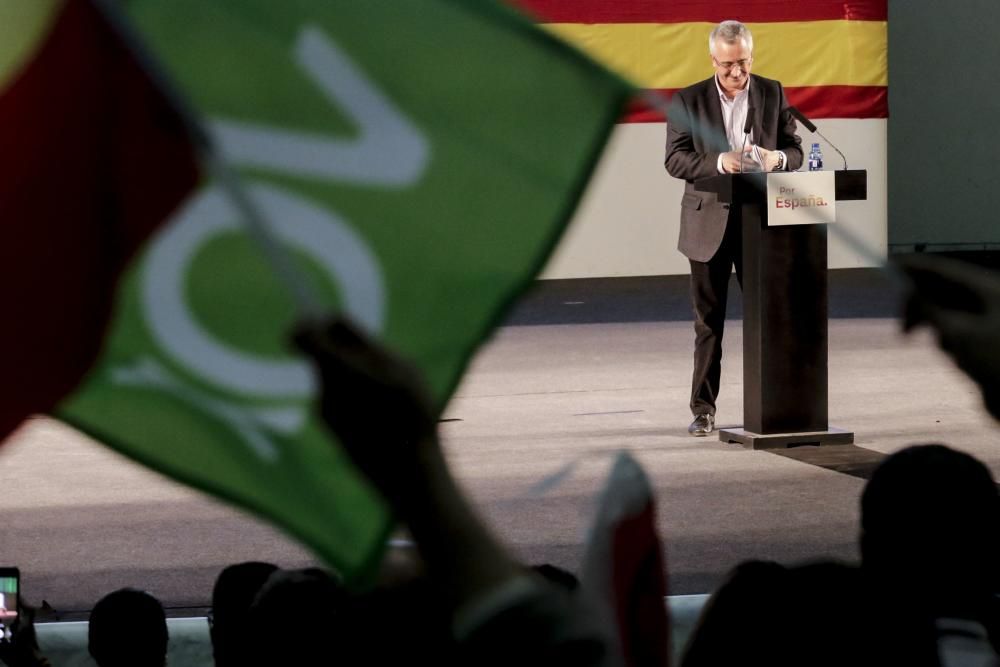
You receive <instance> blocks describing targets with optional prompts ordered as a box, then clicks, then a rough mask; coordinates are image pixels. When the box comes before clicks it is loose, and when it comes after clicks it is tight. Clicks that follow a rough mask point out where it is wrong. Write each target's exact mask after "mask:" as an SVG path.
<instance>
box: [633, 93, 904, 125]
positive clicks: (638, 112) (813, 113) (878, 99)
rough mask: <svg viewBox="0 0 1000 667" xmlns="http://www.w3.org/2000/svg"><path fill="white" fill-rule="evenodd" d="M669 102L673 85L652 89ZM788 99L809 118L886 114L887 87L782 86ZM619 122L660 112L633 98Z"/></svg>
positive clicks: (657, 117) (654, 118) (654, 117)
mask: <svg viewBox="0 0 1000 667" xmlns="http://www.w3.org/2000/svg"><path fill="white" fill-rule="evenodd" d="M654 92H656V93H658V94H659V95H660V96H662V97H663V98H664V100H665V101H667V102H669V100H670V96H671V95H673V94H674V93H675V92H677V89H676V88H672V89H660V90H657V91H654ZM785 94H786V95H787V96H788V103H789V104H791V105H792V106H795V107H798V109H799V111H801V112H802V113H804V114H805V115H806V116H807V117H809V118H812V119H819V118H888V117H889V89H888V88H886V87H885V86H803V87H799V88H796V87H791V88H785ZM619 122H622V123H662V122H663V114H661V113H660V112H659V111H656V110H654V109H651V108H650V107H649V106H648V105H646V104H645V103H644V102H643V101H641V100H638V99H637V100H634V101H633V102H631V103H630V104H629V106H628V108H627V109H626V110H625V113H624V114H623V115H622V117H621V119H620V120H619Z"/></svg>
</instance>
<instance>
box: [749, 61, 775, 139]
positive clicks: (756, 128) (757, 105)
mask: <svg viewBox="0 0 1000 667" xmlns="http://www.w3.org/2000/svg"><path fill="white" fill-rule="evenodd" d="M764 104H765V101H764V87H763V86H761V85H760V81H759V80H757V79H756V78H755V77H754V76H753V75H752V74H751V75H750V106H751V107H753V110H754V112H753V124H752V125H751V126H750V128H751V129H752V130H753V142H754V143H755V144H757V145H758V146H760V147H762V148H771V146H769V145H768V143H769V138H768V137H765V136H764V126H763V124H762V123H761V119H762V118H763V117H764V113H765V111H766V110H765V109H764Z"/></svg>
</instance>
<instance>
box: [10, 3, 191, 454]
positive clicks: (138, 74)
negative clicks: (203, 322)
mask: <svg viewBox="0 0 1000 667" xmlns="http://www.w3.org/2000/svg"><path fill="white" fill-rule="evenodd" d="M197 181H198V168H197V165H196V162H195V156H194V154H193V151H192V147H191V145H190V143H189V142H188V141H187V138H186V135H185V133H184V131H183V128H182V126H181V124H180V122H179V120H178V118H177V117H176V116H175V115H174V114H173V112H172V111H171V109H170V108H169V107H168V105H167V103H166V102H165V100H164V99H163V98H162V96H161V95H160V93H159V91H157V90H156V89H155V88H154V86H153V85H152V84H151V82H150V81H149V80H148V79H147V78H146V76H145V74H144V73H143V72H142V71H141V70H140V69H139V67H138V66H137V64H136V63H135V61H134V60H133V59H132V57H131V54H130V53H128V51H127V49H126V48H125V47H124V46H123V45H122V44H121V43H120V42H119V40H118V39H117V37H116V35H114V34H113V33H112V31H111V30H110V28H109V27H108V26H107V25H106V24H105V22H104V18H103V16H102V15H101V14H100V13H99V12H98V11H97V10H96V9H95V8H94V7H93V6H91V3H90V2H89V1H88V0H68V2H67V3H66V5H65V6H64V7H63V9H62V10H61V13H60V15H59V16H58V17H57V19H56V21H55V23H54V25H53V26H52V28H51V30H50V32H49V34H48V35H47V36H46V39H45V42H44V43H43V44H42V46H41V48H40V50H39V51H38V52H37V53H36V54H35V56H34V58H33V59H32V60H31V61H30V62H29V63H28V64H27V66H26V67H25V69H24V71H22V72H21V73H20V74H19V75H18V77H17V79H16V80H15V81H14V82H13V83H12V84H11V86H10V87H9V88H8V89H7V90H6V91H4V93H3V94H2V95H0V219H2V220H3V225H4V226H3V232H4V236H3V243H0V266H2V267H3V270H4V275H5V276H7V278H6V279H5V280H4V281H3V285H2V287H0V309H2V313H3V320H4V322H5V326H3V327H0V377H3V381H4V385H5V387H6V388H7V391H6V392H5V393H4V401H3V404H2V405H0V440H2V439H3V438H4V437H5V436H6V435H7V434H8V433H9V432H10V431H12V430H13V429H14V428H16V427H17V425H18V424H19V423H20V422H21V421H22V420H23V419H24V418H25V417H26V416H28V415H30V414H32V413H35V412H42V411H47V410H50V409H52V408H53V407H54V406H55V405H56V403H57V402H58V401H59V400H60V399H61V398H62V397H63V396H65V395H66V394H67V393H69V392H70V391H71V390H72V389H73V388H74V387H75V386H76V385H77V384H78V383H79V381H80V379H81V378H82V377H83V375H84V374H85V373H86V371H87V370H88V369H89V367H90V366H91V364H92V363H93V361H94V360H95V358H96V356H97V354H98V352H99V351H100V348H101V343H102V338H103V335H104V329H105V326H106V324H107V321H108V319H109V317H110V314H111V310H112V307H113V300H114V292H115V288H116V283H117V280H118V277H119V275H120V274H121V272H122V271H123V270H124V268H125V266H126V263H127V262H128V261H129V259H130V258H131V257H132V255H133V254H134V253H135V252H136V250H137V249H138V248H139V246H140V245H141V244H142V243H143V241H144V240H145V239H146V238H147V237H148V236H149V235H150V234H151V233H152V232H153V230H154V229H155V228H156V227H157V225H158V224H159V223H160V222H161V221H163V220H164V218H166V216H167V215H168V214H169V213H170V212H171V211H172V210H173V209H174V208H175V207H176V206H177V204H178V203H179V202H180V201H181V199H182V198H183V197H184V196H185V194H187V193H188V192H190V191H191V190H192V188H193V187H194V186H195V185H196V184H197Z"/></svg>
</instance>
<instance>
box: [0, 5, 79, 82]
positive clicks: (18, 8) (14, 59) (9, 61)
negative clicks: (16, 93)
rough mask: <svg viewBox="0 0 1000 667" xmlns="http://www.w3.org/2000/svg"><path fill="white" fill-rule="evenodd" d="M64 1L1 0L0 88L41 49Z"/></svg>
mask: <svg viewBox="0 0 1000 667" xmlns="http://www.w3.org/2000/svg"><path fill="white" fill-rule="evenodd" d="M63 4H64V0H0V91H3V90H4V89H6V88H7V86H8V84H10V82H11V80H12V79H13V78H14V77H15V76H16V75H17V73H18V72H20V71H21V69H22V68H23V67H24V65H25V64H26V63H27V62H28V61H29V60H30V59H31V57H32V56H33V55H34V54H35V53H36V52H37V51H38V49H39V48H41V46H42V43H43V42H44V41H45V39H44V38H45V36H46V35H47V34H48V29H49V27H50V26H51V25H52V22H53V21H54V20H55V18H56V16H58V15H59V11H60V10H61V9H62V7H63Z"/></svg>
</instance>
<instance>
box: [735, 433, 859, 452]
mask: <svg viewBox="0 0 1000 667" xmlns="http://www.w3.org/2000/svg"><path fill="white" fill-rule="evenodd" d="M719 440H721V441H722V442H738V443H739V444H741V445H743V446H744V447H747V448H749V449H787V448H789V447H801V446H803V445H850V444H852V443H853V442H854V433H853V432H851V431H844V430H842V429H839V428H831V429H827V430H826V431H806V432H803V433H771V434H768V435H763V434H760V433H754V432H752V431H747V430H745V429H742V428H724V429H720V430H719Z"/></svg>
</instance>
